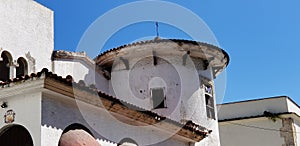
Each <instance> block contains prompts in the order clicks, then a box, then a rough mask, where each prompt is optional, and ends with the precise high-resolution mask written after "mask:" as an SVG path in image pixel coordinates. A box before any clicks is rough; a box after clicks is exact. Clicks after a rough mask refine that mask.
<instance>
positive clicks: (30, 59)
mask: <svg viewBox="0 0 300 146" xmlns="http://www.w3.org/2000/svg"><path fill="white" fill-rule="evenodd" d="M25 56H26V58H27V60H28V65H29V66H28V68H30V70H31V71H30V72H35V63H36V62H35V59H34V58H33V57H32V56H31V54H30V52H29V51H28V53H25Z"/></svg>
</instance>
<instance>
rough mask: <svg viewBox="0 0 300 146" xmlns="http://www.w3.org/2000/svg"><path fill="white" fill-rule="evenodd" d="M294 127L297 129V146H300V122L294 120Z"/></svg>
mask: <svg viewBox="0 0 300 146" xmlns="http://www.w3.org/2000/svg"><path fill="white" fill-rule="evenodd" d="M294 127H295V136H296V143H297V145H299V144H300V121H299V119H294Z"/></svg>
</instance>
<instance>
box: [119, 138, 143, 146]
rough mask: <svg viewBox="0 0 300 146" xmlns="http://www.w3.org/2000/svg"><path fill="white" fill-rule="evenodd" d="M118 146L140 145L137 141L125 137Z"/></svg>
mask: <svg viewBox="0 0 300 146" xmlns="http://www.w3.org/2000/svg"><path fill="white" fill-rule="evenodd" d="M118 146H138V144H137V142H136V141H134V140H133V139H131V138H123V139H122V140H121V141H120V142H119V144H118Z"/></svg>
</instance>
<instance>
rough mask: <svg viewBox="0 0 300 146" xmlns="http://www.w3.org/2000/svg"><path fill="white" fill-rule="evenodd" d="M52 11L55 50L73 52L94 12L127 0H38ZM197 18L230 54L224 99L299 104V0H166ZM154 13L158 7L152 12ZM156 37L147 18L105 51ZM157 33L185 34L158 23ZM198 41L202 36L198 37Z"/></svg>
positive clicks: (168, 35)
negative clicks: (283, 100)
mask: <svg viewBox="0 0 300 146" xmlns="http://www.w3.org/2000/svg"><path fill="white" fill-rule="evenodd" d="M37 1H38V2H40V3H42V4H43V5H45V6H46V7H48V8H50V9H52V10H54V12H55V49H56V50H70V51H75V50H76V47H77V44H78V43H79V40H80V38H81V36H82V35H83V33H84V32H85V30H86V29H87V28H88V27H89V25H90V24H91V23H92V22H93V21H95V20H96V19H97V18H98V17H99V16H101V15H103V14H104V13H105V12H107V11H109V10H111V9H112V8H115V7H118V6H120V5H122V4H126V3H128V2H134V1H129V0H113V1H112V0H86V1H83V0H77V1H74V0H63V1H62V0H37ZM169 2H173V3H176V4H179V5H181V6H183V7H185V8H187V9H190V10H191V11H192V12H194V13H196V14H197V15H198V16H199V17H201V18H202V19H203V20H204V21H205V22H206V24H207V25H208V26H209V27H210V29H211V30H212V31H213V33H214V34H215V36H216V38H217V40H218V41H219V44H220V47H222V48H223V49H224V50H226V52H228V54H229V55H230V59H231V60H230V64H229V66H228V68H227V84H226V93H225V98H224V102H230V101H239V100H246V99H255V98H263V97H271V96H279V95H287V96H290V97H291V98H292V99H294V100H295V101H296V102H297V103H298V104H300V98H299V97H300V89H299V87H300V86H299V84H300V78H299V75H300V65H299V63H300V57H298V55H299V54H300V47H299V45H298V42H300V37H299V35H300V9H299V7H300V1H299V0H289V1H283V0H251V1H250V0H226V1H216V0H198V1H196V0H194V1H191V0H186V1H179V0H170V1H169ZM153 11H159V10H153ZM154 35H155V27H154V24H152V23H150V22H148V23H147V22H146V23H142V24H136V25H131V26H129V27H126V28H125V29H122V30H121V31H120V32H118V33H116V34H115V35H114V36H112V38H111V39H110V40H109V41H108V42H107V44H106V45H105V47H104V49H108V48H113V47H117V46H120V45H123V44H127V43H131V42H132V41H134V40H136V39H139V38H142V37H147V36H154ZM160 35H161V36H162V37H166V38H188V36H187V35H186V34H185V33H182V32H181V31H179V30H177V29H176V28H174V27H170V26H168V25H164V24H161V26H160ZM198 41H201V40H198Z"/></svg>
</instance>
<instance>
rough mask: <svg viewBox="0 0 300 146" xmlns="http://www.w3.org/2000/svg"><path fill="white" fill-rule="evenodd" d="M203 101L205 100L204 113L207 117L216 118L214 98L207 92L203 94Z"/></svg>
mask: <svg viewBox="0 0 300 146" xmlns="http://www.w3.org/2000/svg"><path fill="white" fill-rule="evenodd" d="M205 102H206V114H207V117H208V118H211V119H216V117H215V108H214V107H215V106H214V105H215V103H214V98H213V97H212V96H210V95H208V94H205Z"/></svg>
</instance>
